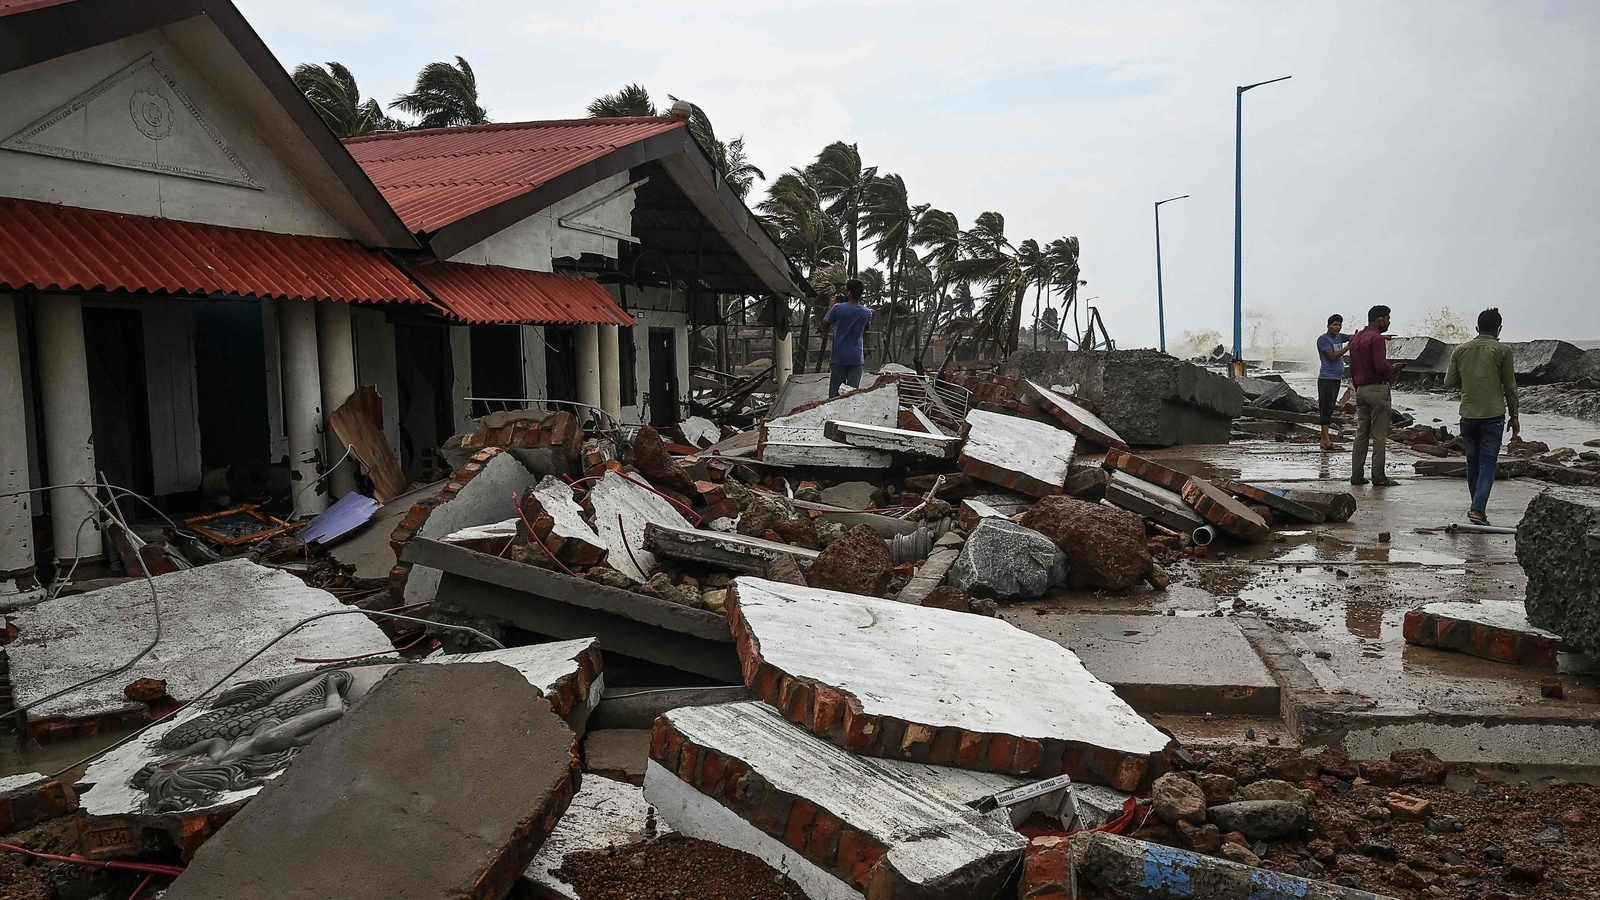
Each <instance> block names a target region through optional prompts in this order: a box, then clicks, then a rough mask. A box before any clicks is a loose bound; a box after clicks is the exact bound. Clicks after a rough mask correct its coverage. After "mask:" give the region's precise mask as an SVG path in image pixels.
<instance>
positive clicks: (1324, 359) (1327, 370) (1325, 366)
mask: <svg viewBox="0 0 1600 900" xmlns="http://www.w3.org/2000/svg"><path fill="white" fill-rule="evenodd" d="M1343 330H1344V316H1341V315H1337V314H1335V315H1332V316H1329V317H1328V331H1327V333H1325V334H1322V335H1320V336H1318V337H1317V360H1318V361H1319V362H1321V363H1322V369H1321V370H1320V371H1318V372H1317V406H1318V408H1319V410H1320V411H1321V413H1322V449H1324V450H1333V449H1335V447H1334V446H1333V439H1332V438H1330V437H1329V436H1328V427H1329V426H1330V425H1332V424H1333V408H1334V406H1335V405H1336V404H1338V402H1339V383H1340V381H1341V380H1342V379H1343V378H1344V355H1345V354H1346V353H1349V352H1350V336H1349V335H1347V334H1340V333H1339V332H1341V331H1343Z"/></svg>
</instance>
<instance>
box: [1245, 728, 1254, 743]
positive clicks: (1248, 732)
mask: <svg viewBox="0 0 1600 900" xmlns="http://www.w3.org/2000/svg"><path fill="white" fill-rule="evenodd" d="M1244 739H1245V740H1247V741H1253V740H1255V739H1256V730H1255V729H1254V728H1246V729H1245V730H1244Z"/></svg>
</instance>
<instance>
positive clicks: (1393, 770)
mask: <svg viewBox="0 0 1600 900" xmlns="http://www.w3.org/2000/svg"><path fill="white" fill-rule="evenodd" d="M1360 769H1361V777H1362V778H1365V779H1366V780H1367V781H1369V782H1371V783H1373V784H1375V785H1377V786H1378V787H1394V786H1395V785H1397V784H1399V783H1400V765H1399V764H1398V763H1395V762H1393V761H1391V760H1386V759H1375V760H1369V761H1365V762H1362V763H1361V765H1360Z"/></svg>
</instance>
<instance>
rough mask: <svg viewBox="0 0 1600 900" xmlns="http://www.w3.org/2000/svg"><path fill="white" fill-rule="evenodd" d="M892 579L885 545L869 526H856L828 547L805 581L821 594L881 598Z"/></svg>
mask: <svg viewBox="0 0 1600 900" xmlns="http://www.w3.org/2000/svg"><path fill="white" fill-rule="evenodd" d="M893 575H894V565H893V563H892V562H891V561H890V559H889V546H888V544H886V543H884V540H883V538H881V537H879V536H878V533H877V532H876V531H873V530H872V527H871V526H870V525H857V526H856V527H854V528H852V529H850V530H849V531H847V532H845V533H844V535H843V536H842V537H839V538H836V539H834V540H833V541H832V542H831V543H829V544H828V546H827V548H826V549H825V550H823V551H822V553H821V554H820V555H819V556H818V557H817V559H816V561H815V562H813V563H812V564H811V573H810V579H809V580H810V582H811V585H812V586H813V587H817V588H822V589H824V590H831V591H844V592H846V593H850V594H862V595H865V596H869V597H881V596H883V594H884V593H885V592H886V591H888V589H889V581H890V579H891V578H892V577H893Z"/></svg>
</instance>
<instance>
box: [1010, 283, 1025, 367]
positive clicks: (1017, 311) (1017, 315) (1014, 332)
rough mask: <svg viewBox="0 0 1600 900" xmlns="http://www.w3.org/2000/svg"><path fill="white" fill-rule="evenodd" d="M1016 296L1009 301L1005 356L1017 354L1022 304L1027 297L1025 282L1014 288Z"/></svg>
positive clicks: (1020, 330)
mask: <svg viewBox="0 0 1600 900" xmlns="http://www.w3.org/2000/svg"><path fill="white" fill-rule="evenodd" d="M1016 292H1017V293H1016V296H1015V297H1013V298H1012V300H1011V327H1010V328H1009V329H1008V330H1007V331H1006V355H1007V356H1010V355H1011V354H1013V353H1015V352H1017V341H1018V339H1019V337H1020V335H1021V333H1022V304H1023V302H1024V301H1025V300H1026V299H1027V297H1028V283H1027V282H1026V281H1024V282H1022V283H1021V284H1018V285H1017V287H1016Z"/></svg>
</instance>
